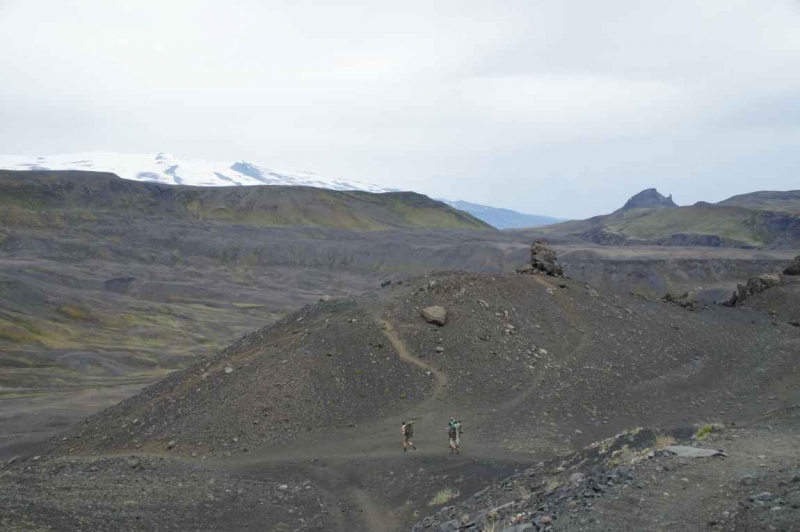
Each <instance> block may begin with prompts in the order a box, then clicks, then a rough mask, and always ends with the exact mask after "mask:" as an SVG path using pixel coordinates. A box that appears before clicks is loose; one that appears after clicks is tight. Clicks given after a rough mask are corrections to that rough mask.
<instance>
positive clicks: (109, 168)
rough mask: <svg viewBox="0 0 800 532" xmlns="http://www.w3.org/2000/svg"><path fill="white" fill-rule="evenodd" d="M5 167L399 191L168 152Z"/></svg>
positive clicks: (39, 160)
mask: <svg viewBox="0 0 800 532" xmlns="http://www.w3.org/2000/svg"><path fill="white" fill-rule="evenodd" d="M0 170H84V171H92V172H110V173H112V174H116V175H118V176H119V177H121V178H123V179H132V180H134V181H150V182H154V183H164V184H167V185H193V186H201V187H229V186H233V185H236V186H253V185H283V186H306V187H317V188H325V189H331V190H360V191H363V192H374V193H380V192H397V191H398V189H394V188H385V187H380V186H377V185H370V184H368V183H360V182H358V181H350V180H344V179H330V178H326V177H320V176H318V175H315V174H312V173H307V172H283V171H277V170H273V169H270V168H267V167H265V166H260V165H257V164H253V163H249V162H246V161H239V162H235V163H227V162H219V161H202V160H200V161H198V160H192V161H187V160H182V159H178V158H177V157H175V156H173V155H170V154H167V153H133V154H132V153H110V152H96V153H73V154H65V155H48V156H46V157H38V156H24V155H0ZM439 201H443V202H445V203H447V204H448V205H450V206H451V207H455V208H456V209H459V210H462V211H466V212H468V213H470V214H471V215H473V216H475V217H476V218H478V219H480V220H483V221H484V222H486V223H488V224H490V225H492V226H494V227H497V228H498V229H509V228H519V227H532V226H537V225H548V224H551V223H555V222H558V221H560V220H557V219H555V218H548V217H542V216H535V215H530V214H523V213H519V212H516V211H512V210H509V209H499V208H496V207H489V206H486V205H476V204H474V203H467V202H465V201H450V200H445V199H440V200H439Z"/></svg>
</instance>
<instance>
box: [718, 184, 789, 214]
mask: <svg viewBox="0 0 800 532" xmlns="http://www.w3.org/2000/svg"><path fill="white" fill-rule="evenodd" d="M719 205H728V206H736V207H745V208H747V209H755V210H761V211H778V212H788V213H792V214H800V190H789V191H786V192H776V191H761V192H752V193H750V194H741V195H739V196H733V197H732V198H728V199H726V200H725V201H721V202H719Z"/></svg>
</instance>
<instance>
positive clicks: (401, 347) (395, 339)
mask: <svg viewBox="0 0 800 532" xmlns="http://www.w3.org/2000/svg"><path fill="white" fill-rule="evenodd" d="M378 323H379V324H381V326H382V327H383V334H384V335H385V336H386V338H388V339H389V342H391V344H392V347H394V350H395V351H397V356H399V357H400V360H402V361H403V362H407V363H409V364H413V365H415V366H418V367H420V368H422V369H424V370H426V371H430V372H431V373H432V374H433V377H434V379H435V383H434V387H433V399H436V398H438V397H439V396H441V395H442V392H444V388H445V386H447V375H446V374H445V373H444V372H443V371H442V370H440V369H436V368H434V367H433V366H431V365H430V364H428V363H426V362H423V361H422V360H420V359H418V358H417V357H415V356H413V355H412V354H411V353H409V351H408V348H406V344H405V342H403V340H402V339H400V336H398V334H397V330H395V328H394V326H393V325H392V324H391V323H390V322H389V321H388V320H385V319H383V318H378Z"/></svg>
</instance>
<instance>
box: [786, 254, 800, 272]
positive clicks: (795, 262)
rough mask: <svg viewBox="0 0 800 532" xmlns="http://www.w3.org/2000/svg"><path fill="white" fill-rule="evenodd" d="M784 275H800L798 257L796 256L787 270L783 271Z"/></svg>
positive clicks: (799, 257) (799, 259)
mask: <svg viewBox="0 0 800 532" xmlns="http://www.w3.org/2000/svg"><path fill="white" fill-rule="evenodd" d="M783 274H784V275H800V255H798V256H796V257H795V258H794V260H793V261H792V263H791V264H790V265H789V267H788V268H786V269H785V270H783Z"/></svg>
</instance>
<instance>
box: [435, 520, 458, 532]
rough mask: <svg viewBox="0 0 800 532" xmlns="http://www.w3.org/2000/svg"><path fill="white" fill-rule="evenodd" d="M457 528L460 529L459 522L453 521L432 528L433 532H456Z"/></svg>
mask: <svg viewBox="0 0 800 532" xmlns="http://www.w3.org/2000/svg"><path fill="white" fill-rule="evenodd" d="M459 528H461V521H459V520H458V519H453V520H452V521H447V522H446V523H442V524H441V525H439V526H437V527H436V528H434V532H456V531H457V530H458V529H459Z"/></svg>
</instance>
